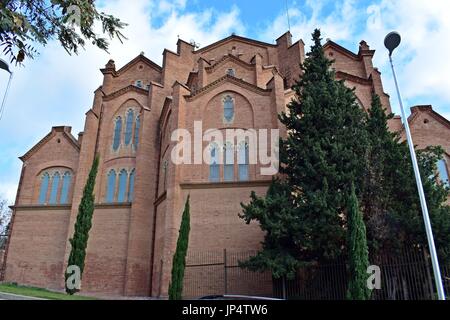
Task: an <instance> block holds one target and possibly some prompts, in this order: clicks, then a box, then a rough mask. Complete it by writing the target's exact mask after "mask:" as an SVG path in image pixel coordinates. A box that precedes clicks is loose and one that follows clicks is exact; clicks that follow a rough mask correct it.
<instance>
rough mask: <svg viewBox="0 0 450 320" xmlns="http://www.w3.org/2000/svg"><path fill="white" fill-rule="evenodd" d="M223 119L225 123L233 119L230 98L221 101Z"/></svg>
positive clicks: (231, 100)
mask: <svg viewBox="0 0 450 320" xmlns="http://www.w3.org/2000/svg"><path fill="white" fill-rule="evenodd" d="M223 118H224V120H225V121H226V122H231V121H233V118H234V101H233V98H232V97H230V96H226V97H225V99H224V100H223Z"/></svg>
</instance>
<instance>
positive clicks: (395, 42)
mask: <svg viewBox="0 0 450 320" xmlns="http://www.w3.org/2000/svg"><path fill="white" fill-rule="evenodd" d="M400 42H401V37H400V34H398V33H397V32H391V33H389V34H388V35H387V36H386V38H385V39H384V45H385V47H386V49H388V50H389V61H390V63H391V68H392V74H393V75H394V82H395V88H396V89H397V95H398V101H399V103H400V109H401V111H402V118H403V125H404V126H405V131H406V138H407V140H408V146H409V152H410V153H411V160H412V164H413V168H414V175H415V176H416V183H417V189H418V191H419V198H420V205H421V207H422V214H423V220H424V222H425V230H426V232H427V239H428V246H429V249H430V255H431V262H432V264H433V272H434V280H435V282H436V288H437V291H438V297H439V300H445V293H444V287H443V285H442V277H441V271H440V268H439V261H438V257H437V253H436V247H435V245H434V237H433V230H432V229H431V222H430V216H429V214H428V207H427V202H426V199H425V193H424V191H423V185H422V179H421V178H420V171H419V166H418V164H417V157H416V152H415V150H414V143H413V140H412V137H411V131H410V129H409V123H408V118H407V117H406V114H405V109H404V108H403V101H402V97H401V95H400V89H399V87H398V82H397V76H396V74H395V69H394V63H393V62H392V53H393V52H394V50H395V49H396V48H397V47H398V46H399V45H400Z"/></svg>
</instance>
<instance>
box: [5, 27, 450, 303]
mask: <svg viewBox="0 0 450 320" xmlns="http://www.w3.org/2000/svg"><path fill="white" fill-rule="evenodd" d="M325 51H326V55H327V56H328V57H329V58H331V59H335V64H334V68H335V69H336V72H337V77H338V78H339V79H344V80H345V83H346V84H347V85H348V86H349V87H355V88H356V91H355V92H356V95H357V97H358V101H359V103H360V105H361V107H362V108H364V109H366V110H367V108H369V107H370V103H371V95H372V92H375V93H377V94H378V95H379V96H380V97H381V101H382V103H383V105H384V106H385V107H386V108H387V110H388V111H391V107H390V102H389V96H388V95H387V94H385V93H384V91H383V85H382V82H381V77H380V72H379V71H378V70H377V69H376V68H374V66H373V65H372V58H373V56H374V54H375V51H374V50H371V49H370V48H369V46H368V45H367V44H366V43H365V42H364V41H362V42H361V43H360V47H359V51H358V53H353V52H351V51H349V50H347V49H345V48H343V47H341V46H339V45H338V44H336V43H334V42H331V41H328V42H327V43H326V44H325ZM304 59H305V48H304V43H303V42H302V41H301V40H300V41H299V42H296V43H294V44H292V43H291V34H290V33H289V32H288V33H285V34H284V35H282V36H281V37H280V38H278V39H277V41H276V44H269V43H264V42H260V41H256V40H252V39H247V38H243V37H240V36H236V35H232V36H230V37H228V38H225V39H222V40H220V41H218V42H216V43H213V44H211V45H208V46H206V47H204V48H201V49H196V48H195V47H194V46H193V45H192V44H189V43H187V42H184V41H183V40H178V48H177V52H172V51H169V50H165V51H164V52H163V65H162V67H161V66H159V65H157V64H156V63H154V62H152V61H151V60H149V59H147V58H146V57H145V56H143V55H139V56H138V57H136V58H135V59H133V60H132V61H130V62H129V63H128V64H126V65H125V66H123V67H122V68H120V69H116V66H115V64H114V61H112V60H111V61H109V62H108V63H107V64H106V66H105V67H104V68H103V69H101V72H102V73H103V75H104V80H103V84H102V85H101V86H100V87H99V88H98V89H97V90H96V91H95V94H94V100H93V104H92V108H91V109H89V110H88V111H87V113H86V122H85V128H84V131H83V132H81V133H79V134H78V137H74V136H73V135H72V133H71V128H70V127H53V128H52V130H51V131H50V133H49V134H48V135H47V136H45V137H44V138H43V139H42V140H41V141H39V142H38V143H37V144H36V145H35V146H34V147H33V148H32V149H31V150H29V151H28V152H27V153H26V154H25V155H24V156H22V157H21V158H20V159H21V160H22V161H23V169H22V173H21V177H20V183H19V188H18V193H17V198H16V202H15V205H14V215H13V224H12V234H11V237H10V241H9V246H8V251H7V257H6V263H5V266H6V269H5V270H4V280H5V281H7V282H17V283H20V284H27V285H34V286H39V287H47V288H52V289H62V288H63V287H64V276H63V274H64V268H65V266H66V264H67V259H68V255H69V253H70V245H69V242H68V239H69V238H70V237H71V236H72V234H73V228H74V222H75V219H76V215H77V212H78V205H79V203H80V199H81V197H82V192H83V188H84V185H85V182H86V179H87V175H88V172H89V170H90V167H91V164H92V161H93V158H94V155H95V154H99V155H100V166H99V171H98V176H97V182H96V186H95V195H96V205H95V212H94V218H93V226H92V229H91V231H90V238H89V243H88V249H87V251H88V252H87V258H86V268H85V274H84V277H83V287H82V290H83V291H84V292H98V293H102V294H111V295H127V296H150V295H151V296H167V292H168V284H169V280H170V271H171V259H172V255H173V251H174V249H175V245H176V240H177V236H178V228H179V225H180V218H181V214H182V210H183V206H184V203H185V200H186V197H187V195H188V194H190V195H191V233H190V241H189V250H190V252H205V251H208V252H211V251H217V252H219V251H221V250H223V249H224V248H226V249H228V250H234V251H245V250H254V249H258V247H259V246H260V241H261V240H262V233H261V231H260V229H259V228H258V226H257V225H255V224H252V225H250V226H248V225H246V224H245V223H244V222H243V221H242V220H241V219H240V218H239V217H238V213H239V212H240V211H241V208H240V202H246V201H248V199H249V195H250V192H251V191H252V190H254V191H256V192H257V193H259V194H264V193H265V190H266V189H267V186H268V184H269V181H270V180H271V177H270V176H263V175H261V174H260V170H259V169H260V168H259V167H260V166H259V165H248V166H246V167H240V166H239V165H238V164H237V161H236V159H235V162H234V163H236V164H232V165H231V166H225V165H218V166H217V167H214V168H211V166H210V165H208V164H191V165H187V164H180V165H175V164H174V163H173V162H172V161H170V160H171V159H170V155H171V150H172V148H173V147H174V145H175V142H173V141H171V134H172V132H173V131H174V130H175V129H177V128H184V129H187V130H188V131H189V132H190V133H192V135H194V132H193V130H194V121H202V125H203V130H207V129H209V128H218V129H219V130H222V131H223V130H225V129H227V128H235V129H236V128H237V129H250V128H254V129H277V128H279V129H280V130H281V134H283V129H282V128H281V127H280V124H279V122H278V119H277V114H278V113H280V112H281V111H283V110H284V109H285V105H286V104H287V103H288V102H289V101H290V99H291V98H292V97H293V95H294V93H293V92H292V90H291V89H290V86H291V85H292V84H293V82H294V81H295V80H296V78H297V77H298V76H299V75H300V73H301V71H300V68H299V65H300V64H301V63H302V62H303V61H304ZM227 108H228V109H227ZM410 122H411V127H412V132H413V135H414V138H415V143H416V144H418V145H419V146H420V147H425V146H427V145H436V144H439V145H442V146H443V147H444V149H445V150H446V152H447V155H446V160H447V163H448V161H449V160H450V159H449V158H448V154H450V139H449V137H450V123H449V121H448V120H447V119H445V118H443V117H442V116H440V115H439V114H437V113H436V112H435V111H433V110H432V108H431V106H420V107H414V108H413V109H412V115H411V117H410ZM391 126H392V130H402V125H401V121H400V119H399V118H398V117H397V118H395V119H394V120H393V121H392V123H391ZM206 146H207V144H205V145H204V147H206ZM233 157H237V155H235V156H233ZM445 170H447V169H446V168H445Z"/></svg>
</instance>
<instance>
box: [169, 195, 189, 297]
mask: <svg viewBox="0 0 450 320" xmlns="http://www.w3.org/2000/svg"><path fill="white" fill-rule="evenodd" d="M189 198H190V196H188V198H187V200H186V204H185V206H184V211H183V216H182V218H181V226H180V231H179V234H178V241H177V249H176V251H175V254H174V256H173V262H172V281H171V282H170V285H169V300H181V298H182V294H183V279H184V269H185V268H186V254H187V250H188V243H189V231H190V228H191V227H190V213H189V210H190V209H189Z"/></svg>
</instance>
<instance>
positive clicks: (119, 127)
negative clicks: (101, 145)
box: [113, 117, 122, 151]
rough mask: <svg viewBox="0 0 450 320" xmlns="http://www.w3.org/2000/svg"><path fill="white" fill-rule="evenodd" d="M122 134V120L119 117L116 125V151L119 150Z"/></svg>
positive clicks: (114, 146) (114, 140)
mask: <svg viewBox="0 0 450 320" xmlns="http://www.w3.org/2000/svg"><path fill="white" fill-rule="evenodd" d="M121 134H122V118H121V117H117V119H116V125H115V127H114V138H113V149H114V151H115V150H117V149H119V146H120V135H121Z"/></svg>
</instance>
